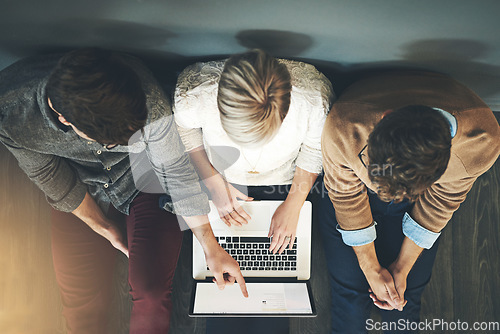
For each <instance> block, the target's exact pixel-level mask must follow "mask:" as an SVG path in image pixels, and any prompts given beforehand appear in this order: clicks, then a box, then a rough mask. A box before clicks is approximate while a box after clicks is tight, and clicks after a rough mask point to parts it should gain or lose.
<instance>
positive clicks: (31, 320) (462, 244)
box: [0, 114, 500, 334]
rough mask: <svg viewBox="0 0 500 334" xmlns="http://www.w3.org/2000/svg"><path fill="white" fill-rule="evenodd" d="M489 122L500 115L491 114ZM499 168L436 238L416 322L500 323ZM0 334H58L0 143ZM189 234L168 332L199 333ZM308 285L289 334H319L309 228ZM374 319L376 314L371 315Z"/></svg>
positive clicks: (321, 273)
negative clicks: (306, 306)
mask: <svg viewBox="0 0 500 334" xmlns="http://www.w3.org/2000/svg"><path fill="white" fill-rule="evenodd" d="M497 118H500V115H499V114H497ZM499 186H500V162H499V161H497V163H496V164H495V165H494V167H493V168H492V169H491V170H490V171H488V172H487V173H486V174H485V175H483V176H481V177H480V178H479V179H478V181H477V182H476V184H475V185H474V187H473V189H472V190H471V192H470V193H469V195H468V198H467V200H466V201H465V203H463V205H462V206H461V207H460V209H459V210H458V211H457V212H456V213H455V215H454V216H453V218H452V220H451V221H450V223H449V224H448V226H447V227H446V229H445V230H444V232H443V235H442V236H441V239H442V240H441V244H440V246H439V247H440V249H439V252H438V255H437V260H436V263H435V265H434V271H433V277H432V280H431V282H430V284H429V285H428V287H427V289H426V291H425V293H424V297H423V307H422V319H443V320H445V321H448V322H451V321H457V320H460V321H462V322H464V321H465V322H468V323H469V324H470V325H471V326H472V324H473V323H474V322H482V321H486V322H490V321H497V322H498V321H500V225H499V221H500V196H499V195H500V187H499ZM0 205H1V206H0V333H3V334H57V333H65V332H66V331H65V325H64V320H63V318H62V316H61V301H60V296H59V292H58V288H57V285H56V282H55V277H54V273H53V267H52V258H51V251H50V233H49V226H50V217H49V215H50V210H49V206H48V204H47V203H46V202H45V199H44V197H43V195H42V194H41V193H40V191H39V190H38V189H37V188H36V186H34V185H32V184H31V182H30V181H29V180H28V179H27V177H26V176H25V175H24V174H23V173H22V171H21V170H20V169H19V167H18V166H17V162H16V161H15V159H14V158H13V157H12V156H11V155H10V154H9V153H8V152H7V150H6V149H5V148H4V147H3V146H2V145H0ZM190 240H191V235H190V234H189V233H185V235H184V245H183V250H182V253H181V258H180V260H179V266H178V268H177V272H176V277H175V282H174V296H173V298H174V307H175V311H174V316H173V324H172V330H171V333H174V334H177V333H189V334H191V333H204V329H205V321H204V320H203V319H191V318H189V317H188V316H187V310H188V307H189V296H190V289H191V259H190V252H189V249H190V248H189V245H190ZM313 240H314V244H313V267H312V279H311V281H312V287H313V293H314V295H315V297H316V305H317V309H318V317H317V318H314V319H301V320H298V319H292V320H291V331H290V332H291V333H297V334H299V333H300V334H306V333H319V334H321V333H327V332H328V329H329V321H330V319H329V310H328V306H329V285H328V277H327V273H326V269H325V258H324V254H323V252H322V246H321V240H320V238H319V237H318V231H317V228H316V226H315V227H314V234H313ZM126 266H127V263H126V258H125V257H123V256H121V257H120V261H119V264H118V266H117V270H116V277H115V282H116V283H115V286H114V289H115V301H114V308H113V316H112V319H111V321H110V330H109V333H113V334H114V333H117V334H125V333H128V318H129V314H130V307H131V304H130V301H129V297H128V285H127V277H126V276H127V271H126ZM374 316H376V315H374Z"/></svg>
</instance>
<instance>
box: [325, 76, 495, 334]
mask: <svg viewBox="0 0 500 334" xmlns="http://www.w3.org/2000/svg"><path fill="white" fill-rule="evenodd" d="M322 152H323V163H324V171H325V176H324V184H325V188H326V190H327V191H328V195H329V196H328V197H329V199H326V200H324V201H323V205H324V208H323V210H321V211H322V212H323V216H322V217H321V219H320V221H321V224H322V236H323V239H324V245H325V251H326V257H327V262H328V269H329V272H330V277H331V279H330V281H331V288H332V317H333V318H332V327H333V331H334V332H340V333H350V332H355V333H358V332H363V331H366V330H370V329H373V327H374V323H373V321H372V320H371V319H369V315H370V304H371V301H370V298H371V300H372V301H373V303H374V304H375V305H376V306H377V307H379V308H380V309H381V310H382V311H381V312H382V319H383V321H384V322H387V323H390V322H393V323H394V324H396V325H400V326H399V327H398V326H396V328H394V329H396V330H403V331H404V330H407V329H408V325H407V324H408V323H407V321H409V322H418V321H419V313H420V297H421V294H422V292H423V289H424V287H425V285H426V284H427V283H428V281H429V279H430V274H431V270H432V265H433V262H434V258H435V254H436V251H437V240H438V237H439V235H440V233H441V230H442V229H443V228H444V227H445V226H446V224H447V223H448V221H449V220H450V218H451V216H452V215H453V212H455V211H456V210H457V209H458V207H459V206H460V204H461V203H462V202H463V201H464V200H465V197H466V194H467V193H468V191H469V190H470V189H471V187H472V185H473V184H474V181H475V180H476V179H477V177H479V176H480V175H481V174H483V173H484V172H486V171H487V170H488V169H489V168H490V167H491V166H492V165H493V164H494V163H495V161H496V159H497V158H498V155H499V152H500V127H499V126H498V123H497V121H496V119H495V116H494V115H493V113H492V111H491V110H490V109H489V108H488V107H487V106H486V104H485V103H484V102H483V101H482V100H481V99H480V98H479V97H478V96H477V95H476V94H475V93H473V92H472V91H471V90H469V89H468V88H466V87H465V86H463V85H462V84H460V83H458V82H457V81H455V80H453V79H452V78H450V77H447V76H444V75H441V74H437V73H430V72H418V71H407V72H387V73H381V74H377V75H373V76H371V77H368V78H365V79H363V80H360V81H358V82H356V83H354V84H353V85H352V86H350V87H349V88H347V89H346V91H345V92H344V93H343V94H342V95H341V96H340V98H339V100H337V102H336V103H334V105H333V108H332V110H331V112H330V114H329V116H328V118H327V121H326V124H325V127H324V130H323V135H322ZM325 197H326V196H325ZM368 291H369V292H368ZM369 297H370V298H369ZM395 309H396V310H399V311H400V312H396V311H395Z"/></svg>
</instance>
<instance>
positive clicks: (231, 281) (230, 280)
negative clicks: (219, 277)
mask: <svg viewBox="0 0 500 334" xmlns="http://www.w3.org/2000/svg"><path fill="white" fill-rule="evenodd" d="M224 279H225V280H226V285H233V284H234V282H235V281H236V278H235V277H234V276H231V275H227V276H224Z"/></svg>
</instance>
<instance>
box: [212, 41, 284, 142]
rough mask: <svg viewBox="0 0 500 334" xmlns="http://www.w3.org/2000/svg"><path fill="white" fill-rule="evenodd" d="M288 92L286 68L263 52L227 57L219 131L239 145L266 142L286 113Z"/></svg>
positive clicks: (220, 92)
mask: <svg viewBox="0 0 500 334" xmlns="http://www.w3.org/2000/svg"><path fill="white" fill-rule="evenodd" d="M291 90H292V84H291V79H290V73H289V72H288V70H287V68H286V66H285V65H284V64H281V63H279V62H278V60H277V59H275V58H273V57H271V56H270V55H268V54H266V53H265V52H264V51H262V50H252V51H249V52H246V53H242V54H238V55H234V56H232V57H230V58H229V59H228V60H227V61H226V64H225V66H224V70H223V71H222V74H221V77H220V81H219V90H218V93H217V105H218V107H219V111H220V118H221V123H222V127H223V128H224V130H225V131H226V133H227V134H228V136H229V137H230V138H231V139H232V140H233V141H234V142H236V143H238V144H240V145H247V144H257V143H266V142H268V141H269V140H271V139H272V138H273V137H274V135H275V134H276V132H277V130H278V129H279V127H280V126H281V123H282V122H283V119H284V118H285V116H286V114H287V113H288V108H289V106H290V92H291Z"/></svg>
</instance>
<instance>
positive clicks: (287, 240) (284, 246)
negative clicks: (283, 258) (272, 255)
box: [278, 236, 291, 254]
mask: <svg viewBox="0 0 500 334" xmlns="http://www.w3.org/2000/svg"><path fill="white" fill-rule="evenodd" d="M290 240H291V238H289V239H287V238H286V236H285V238H283V244H282V245H281V247H280V248H279V250H278V253H279V254H281V253H283V251H284V250H285V249H286V246H288V245H290Z"/></svg>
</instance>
